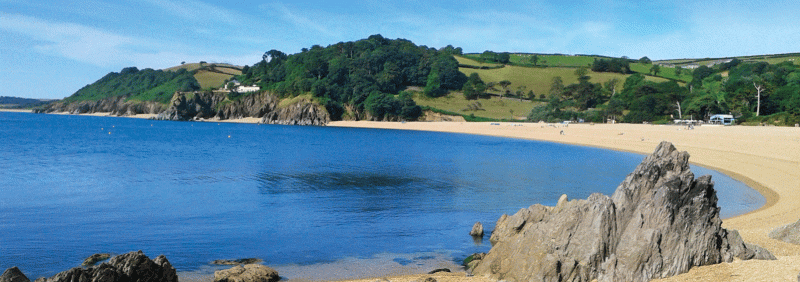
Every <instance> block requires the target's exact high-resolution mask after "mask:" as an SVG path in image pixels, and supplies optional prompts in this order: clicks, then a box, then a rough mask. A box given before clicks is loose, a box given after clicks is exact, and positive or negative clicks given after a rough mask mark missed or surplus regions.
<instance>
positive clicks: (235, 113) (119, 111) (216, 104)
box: [34, 92, 331, 125]
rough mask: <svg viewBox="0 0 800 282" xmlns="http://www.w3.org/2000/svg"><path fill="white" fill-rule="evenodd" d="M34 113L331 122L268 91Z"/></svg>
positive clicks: (120, 101) (60, 106)
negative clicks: (283, 100) (232, 97)
mask: <svg viewBox="0 0 800 282" xmlns="http://www.w3.org/2000/svg"><path fill="white" fill-rule="evenodd" d="M34 112H35V113H56V112H65V113H69V114H92V113H109V114H111V115H114V116H133V115H138V114H154V115H156V117H155V118H154V119H157V120H174V121H188V120H208V119H215V120H228V119H240V118H248V117H254V118H261V122H262V123H268V124H289V125H325V124H327V123H328V122H330V121H331V118H330V115H329V114H328V111H327V110H326V109H325V107H324V106H321V105H319V104H317V103H315V102H313V101H311V100H310V99H307V98H295V99H290V100H287V101H285V102H283V103H282V102H281V99H279V98H278V97H276V96H275V95H272V94H271V93H268V92H261V93H256V94H251V95H243V96H242V97H240V98H238V99H230V98H228V95H226V93H218V92H176V93H175V94H174V95H173V96H172V99H171V100H170V102H169V103H168V104H166V105H165V104H161V103H157V102H152V101H144V102H143V101H133V100H129V99H128V97H127V96H117V97H109V98H104V99H100V100H97V101H80V102H72V103H69V102H64V101H59V102H54V103H51V104H48V105H46V106H44V107H42V108H39V109H35V110H34Z"/></svg>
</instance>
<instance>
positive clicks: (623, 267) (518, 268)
mask: <svg viewBox="0 0 800 282" xmlns="http://www.w3.org/2000/svg"><path fill="white" fill-rule="evenodd" d="M688 160H689V154H688V153H686V152H679V151H677V150H676V149H675V147H674V146H672V144H670V143H668V142H662V143H661V144H659V145H658V147H657V148H656V150H655V152H654V153H653V154H652V155H650V156H648V157H646V158H645V159H644V161H643V162H642V163H641V164H640V165H639V166H638V167H637V168H636V170H634V172H633V173H631V174H629V175H628V176H627V177H626V178H625V180H624V181H623V182H622V184H620V186H619V187H617V190H616V192H614V195H613V196H611V197H608V196H605V195H601V194H593V195H591V196H589V198H588V199H586V200H572V201H569V200H568V199H567V198H566V197H564V196H562V199H560V200H559V203H558V204H557V205H556V206H555V207H546V206H542V205H533V206H531V207H529V208H527V209H522V210H520V211H519V212H517V213H516V214H514V215H512V216H508V215H503V216H502V217H501V218H500V219H499V220H498V222H497V224H496V228H495V230H494V231H493V232H492V236H491V238H490V241H491V242H492V244H493V247H492V249H491V251H489V253H488V254H487V255H486V256H485V257H484V258H483V259H482V260H480V262H479V263H478V264H477V266H476V267H475V269H474V270H473V273H474V274H475V275H483V276H489V277H491V278H494V279H504V280H510V281H591V280H593V279H597V280H599V281H648V280H650V279H655V278H663V277H669V276H673V275H677V274H680V273H684V272H687V271H688V270H689V269H690V268H692V267H695V266H702V265H709V264H716V263H720V262H731V261H732V260H733V259H734V258H735V257H736V258H740V259H743V260H745V259H774V257H773V256H772V255H771V254H770V253H769V252H767V251H766V250H764V249H762V248H760V247H758V246H754V245H750V244H745V243H744V242H743V241H742V239H741V237H740V236H739V234H738V232H736V231H735V230H726V229H724V228H722V227H721V224H722V220H720V218H719V207H718V206H717V196H716V192H715V190H714V183H713V182H712V181H711V177H710V176H702V177H699V178H697V179H695V178H694V174H692V172H691V171H690V170H689V162H688Z"/></svg>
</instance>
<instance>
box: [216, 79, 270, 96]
mask: <svg viewBox="0 0 800 282" xmlns="http://www.w3.org/2000/svg"><path fill="white" fill-rule="evenodd" d="M231 83H233V85H232V86H233V87H232V89H230V88H229V86H230V85H231ZM222 88H223V90H224V91H227V92H231V91H233V92H238V93H248V92H258V91H260V90H261V87H259V86H258V85H255V84H253V85H251V86H244V85H242V83H241V82H239V81H238V80H236V79H234V80H231V81H229V82H228V83H225V85H224V86H223V87H222Z"/></svg>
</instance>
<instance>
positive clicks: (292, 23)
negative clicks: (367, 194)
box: [0, 0, 800, 99]
mask: <svg viewBox="0 0 800 282" xmlns="http://www.w3.org/2000/svg"><path fill="white" fill-rule="evenodd" d="M695 2H697V3H695ZM799 15H800V5H797V3H796V2H795V1H793V0H792V1H769V0H764V1H735V0H734V1H661V0H654V1H626V0H608V1H569V0H568V1H559V0H545V1H536V0H534V1H502V0H501V1H478V0H460V1H449V0H448V1H430V0H422V1H417V0H409V1H395V0H365V1H320V0H301V1H247V0H240V1H236V0H234V1H211V0H138V1H137V0H130V1H105V0H70V1H61V0H53V1H40V0H0V85H2V86H1V87H0V96H16V97H26V98H48V99H60V98H64V97H67V96H69V95H72V94H73V93H75V92H76V91H77V90H78V89H80V88H81V87H83V86H85V85H87V84H90V83H92V82H94V81H96V80H98V79H100V78H101V77H102V76H104V75H106V74H108V73H109V72H119V71H120V70H121V69H122V68H124V67H130V66H135V67H138V68H140V69H144V68H153V69H162V68H168V67H172V66H176V65H179V64H180V63H181V62H183V61H185V62H199V61H206V62H216V63H231V64H236V65H253V64H255V63H257V62H258V61H260V60H261V56H262V55H263V54H264V52H266V51H268V50H271V49H277V50H280V51H283V52H285V53H288V54H293V53H297V52H300V50H301V49H302V48H309V47H311V46H313V45H321V46H327V45H331V44H335V43H338V42H347V41H355V40H359V39H364V38H367V37H369V36H370V35H373V34H381V35H383V36H384V37H386V38H391V39H396V38H403V39H408V40H411V41H412V42H414V43H415V44H417V45H425V46H428V47H434V48H441V47H444V46H447V45H453V46H455V47H461V48H463V50H464V52H483V51H485V50H491V51H496V52H527V53H562V54H596V55H605V56H613V57H621V56H627V57H629V58H641V57H643V56H647V57H648V58H650V59H653V60H659V59H677V58H706V57H712V58H717V57H728V56H743V55H760V54H779V53H792V52H800V45H798V42H800V25H798V24H797V20H798V19H800V16H799Z"/></svg>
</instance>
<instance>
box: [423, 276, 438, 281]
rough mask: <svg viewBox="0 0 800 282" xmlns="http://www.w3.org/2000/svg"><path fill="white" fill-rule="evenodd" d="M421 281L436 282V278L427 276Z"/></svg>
mask: <svg viewBox="0 0 800 282" xmlns="http://www.w3.org/2000/svg"><path fill="white" fill-rule="evenodd" d="M423 282H436V278H433V277H428V278H425V280H423Z"/></svg>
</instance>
